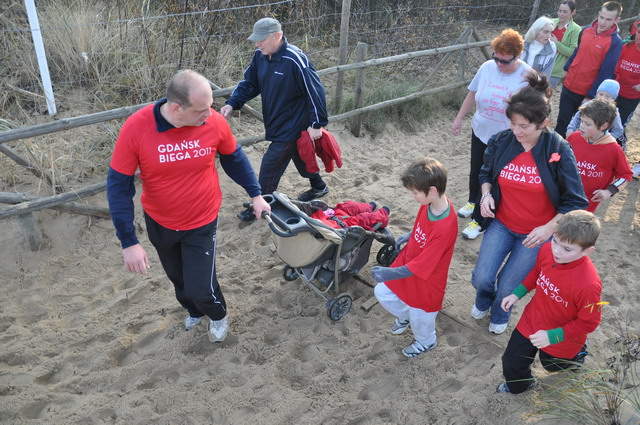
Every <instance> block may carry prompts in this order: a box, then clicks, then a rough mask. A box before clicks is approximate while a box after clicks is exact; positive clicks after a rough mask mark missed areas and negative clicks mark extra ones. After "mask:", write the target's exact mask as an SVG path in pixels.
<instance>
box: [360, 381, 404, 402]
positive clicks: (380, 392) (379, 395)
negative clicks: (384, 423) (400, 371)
mask: <svg viewBox="0 0 640 425" xmlns="http://www.w3.org/2000/svg"><path fill="white" fill-rule="evenodd" d="M399 387H400V379H398V378H392V379H385V380H384V381H380V382H376V383H373V384H370V385H367V386H366V387H364V388H363V389H362V390H360V392H359V393H358V399H359V400H384V399H385V398H387V397H388V396H389V394H391V393H392V392H394V391H395V390H396V389H398V388H399Z"/></svg>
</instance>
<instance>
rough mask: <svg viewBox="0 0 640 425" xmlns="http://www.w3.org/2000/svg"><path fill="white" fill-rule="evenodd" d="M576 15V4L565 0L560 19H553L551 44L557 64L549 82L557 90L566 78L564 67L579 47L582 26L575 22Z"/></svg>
mask: <svg viewBox="0 0 640 425" xmlns="http://www.w3.org/2000/svg"><path fill="white" fill-rule="evenodd" d="M575 14H576V2H575V1H573V0H565V1H562V2H560V6H558V17H557V18H554V19H553V33H552V35H551V42H553V43H555V45H556V50H557V51H558V53H557V54H556V62H555V64H554V65H553V70H552V71H551V78H550V79H549V82H550V83H551V87H553V88H555V87H556V86H557V85H558V83H559V82H560V80H561V79H562V78H563V77H564V76H565V74H566V72H565V70H564V65H565V64H566V63H567V60H569V56H571V54H572V53H573V51H574V50H575V49H576V47H577V46H578V36H579V35H580V30H581V29H582V28H580V25H578V24H576V23H575V22H573V15H575Z"/></svg>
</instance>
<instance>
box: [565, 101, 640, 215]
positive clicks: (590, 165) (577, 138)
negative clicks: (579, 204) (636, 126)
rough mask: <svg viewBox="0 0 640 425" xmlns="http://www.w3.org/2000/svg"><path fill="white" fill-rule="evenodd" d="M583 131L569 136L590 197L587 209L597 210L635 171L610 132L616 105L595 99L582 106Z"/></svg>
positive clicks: (623, 185)
mask: <svg viewBox="0 0 640 425" xmlns="http://www.w3.org/2000/svg"><path fill="white" fill-rule="evenodd" d="M580 115H581V121H580V131H576V132H574V133H572V134H571V135H569V137H567V141H568V142H569V143H570V144H571V147H572V148H573V152H574V154H575V156H576V164H577V165H578V169H579V171H580V178H581V179H582V185H583V186H584V193H585V195H587V198H588V199H589V207H588V208H587V211H590V212H594V211H595V210H596V208H597V207H598V205H600V202H602V201H606V200H607V199H609V198H610V197H612V196H613V195H615V194H616V193H618V191H620V189H622V188H624V187H625V186H626V185H627V181H628V180H631V178H632V176H633V172H632V171H631V169H630V168H629V163H628V162H627V158H626V157H625V155H624V152H623V151H622V148H621V147H620V145H618V143H616V139H614V138H613V136H611V135H610V134H609V131H608V129H609V128H610V127H611V125H612V123H613V120H614V119H615V117H616V106H615V105H614V104H613V102H610V101H607V100H604V99H594V100H592V101H591V102H589V103H588V104H585V105H583V106H581V107H580Z"/></svg>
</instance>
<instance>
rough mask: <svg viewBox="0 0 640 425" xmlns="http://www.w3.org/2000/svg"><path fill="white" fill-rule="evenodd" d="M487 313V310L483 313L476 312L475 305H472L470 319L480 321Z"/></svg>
mask: <svg viewBox="0 0 640 425" xmlns="http://www.w3.org/2000/svg"><path fill="white" fill-rule="evenodd" d="M487 313H489V310H485V311H481V310H478V308H477V307H476V305H475V304H474V305H473V307H471V317H473V318H474V319H476V320H480V319H482V318H483V317H484V316H486V315H487Z"/></svg>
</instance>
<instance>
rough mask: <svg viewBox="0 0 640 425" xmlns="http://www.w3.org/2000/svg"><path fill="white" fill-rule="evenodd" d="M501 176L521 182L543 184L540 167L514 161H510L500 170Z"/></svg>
mask: <svg viewBox="0 0 640 425" xmlns="http://www.w3.org/2000/svg"><path fill="white" fill-rule="evenodd" d="M500 177H501V178H503V179H506V180H512V181H515V182H519V183H526V184H542V180H541V179H540V175H539V174H538V167H532V166H529V165H516V164H514V163H513V162H510V163H508V164H507V165H505V166H504V168H502V170H500Z"/></svg>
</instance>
